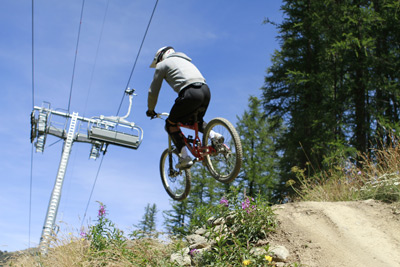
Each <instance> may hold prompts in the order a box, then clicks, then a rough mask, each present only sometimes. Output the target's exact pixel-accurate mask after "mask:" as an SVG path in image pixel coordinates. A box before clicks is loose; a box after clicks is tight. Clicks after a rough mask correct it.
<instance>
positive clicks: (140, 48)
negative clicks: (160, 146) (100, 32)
mask: <svg viewBox="0 0 400 267" xmlns="http://www.w3.org/2000/svg"><path fill="white" fill-rule="evenodd" d="M157 4H158V0H156V3H155V4H154V8H153V12H152V13H151V16H150V20H149V23H148V24H147V28H146V31H145V33H144V36H143V39H142V43H141V44H140V47H139V51H138V53H137V55H136V59H135V63H134V64H133V67H132V70H131V74H130V75H129V79H128V82H127V84H126V86H125V89H128V87H129V83H130V82H131V79H132V75H133V71H134V70H135V67H136V63H137V61H138V58H139V55H140V52H141V51H142V47H143V43H144V40H145V39H146V35H147V32H148V31H149V28H150V24H151V21H152V19H153V16H154V12H155V11H156V8H157ZM124 97H125V91H124V93H123V95H122V99H121V102H120V104H119V107H118V111H117V116H118V115H119V112H120V110H121V106H122V102H123V101H124Z"/></svg>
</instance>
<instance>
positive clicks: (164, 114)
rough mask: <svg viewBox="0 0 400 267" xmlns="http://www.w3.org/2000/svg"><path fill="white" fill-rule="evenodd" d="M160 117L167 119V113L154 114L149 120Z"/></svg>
mask: <svg viewBox="0 0 400 267" xmlns="http://www.w3.org/2000/svg"><path fill="white" fill-rule="evenodd" d="M162 116H164V117H168V116H169V113H167V112H162V113H156V115H155V116H154V117H151V119H155V118H159V119H162Z"/></svg>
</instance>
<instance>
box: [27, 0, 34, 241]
mask: <svg viewBox="0 0 400 267" xmlns="http://www.w3.org/2000/svg"><path fill="white" fill-rule="evenodd" d="M34 48H35V46H34V0H32V110H33V108H34V106H35V67H34V66H35V64H34V62H35V60H34V59H35V57H34V54H35V53H34V51H35V50H34ZM33 150H34V144H33V143H32V146H31V170H30V179H29V218H28V221H29V222H28V224H29V228H28V246H29V248H30V247H31V222H32V183H33Z"/></svg>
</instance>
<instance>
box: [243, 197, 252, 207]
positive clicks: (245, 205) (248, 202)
mask: <svg viewBox="0 0 400 267" xmlns="http://www.w3.org/2000/svg"><path fill="white" fill-rule="evenodd" d="M249 207H250V200H249V198H246V200H245V201H244V202H243V203H242V209H244V210H246V209H248V208H249Z"/></svg>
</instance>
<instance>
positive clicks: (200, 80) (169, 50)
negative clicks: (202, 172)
mask: <svg viewBox="0 0 400 267" xmlns="http://www.w3.org/2000/svg"><path fill="white" fill-rule="evenodd" d="M191 61H192V60H191V58H189V57H188V56H187V55H186V54H184V53H182V52H175V50H174V48H173V47H171V46H165V47H162V48H160V49H159V50H158V51H157V53H156V54H155V56H154V59H153V62H152V63H151V65H150V68H155V72H154V77H153V81H152V83H151V85H150V88H149V93H148V99H147V107H148V110H147V111H146V115H147V116H148V117H154V116H156V112H155V111H154V109H155V107H156V104H157V100H158V95H159V92H160V89H161V85H162V82H163V80H166V81H167V83H168V84H169V85H170V86H171V87H172V89H173V90H174V91H175V92H177V93H178V98H176V99H175V103H174V105H173V106H172V108H171V111H170V113H169V117H168V118H167V120H166V122H165V130H166V131H167V133H168V134H169V136H170V137H171V140H172V142H173V143H174V145H175V147H176V148H177V151H178V153H179V163H178V164H177V165H176V168H182V169H184V168H189V167H191V166H192V165H193V161H192V159H191V157H190V156H189V155H188V153H187V151H186V146H185V143H184V139H183V136H182V134H181V132H180V130H179V128H177V127H176V124H177V123H178V122H179V123H193V122H191V121H190V120H191V119H192V118H193V114H194V112H195V111H197V110H198V109H199V108H201V111H200V112H199V113H198V115H197V121H198V125H199V131H200V132H203V130H204V128H205V126H206V125H207V124H206V123H205V122H204V120H203V117H204V115H205V113H206V111H207V108H208V104H209V103H210V98H211V94H210V89H209V88H208V85H207V84H206V80H205V79H204V77H203V75H202V74H201V73H200V71H199V70H198V69H197V67H196V66H195V65H193V63H192V62H191ZM212 134H213V135H215V134H217V133H214V132H213V131H212ZM219 136H221V135H219Z"/></svg>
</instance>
